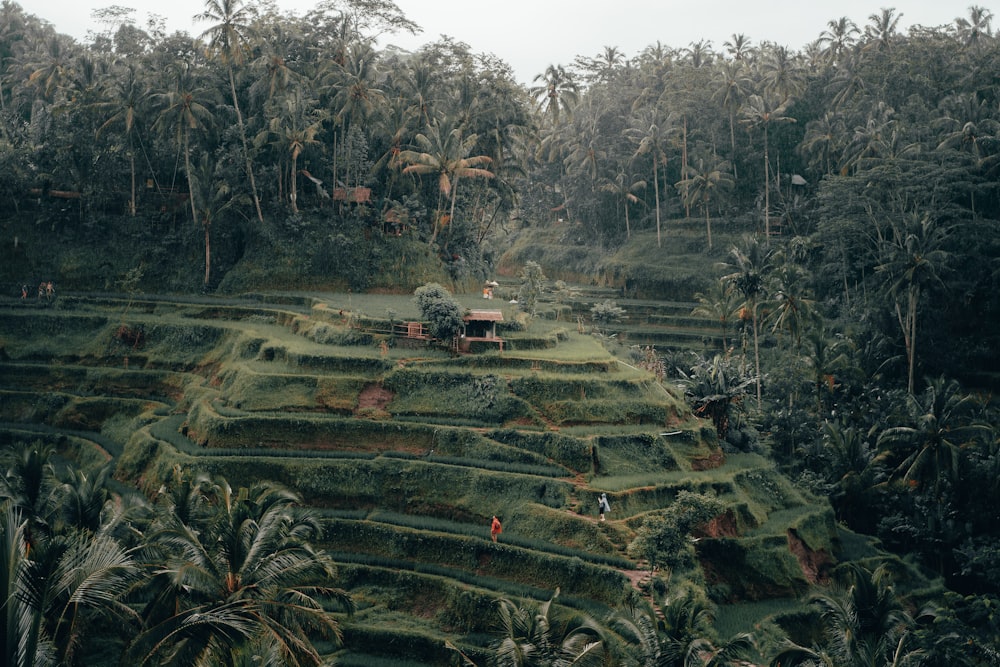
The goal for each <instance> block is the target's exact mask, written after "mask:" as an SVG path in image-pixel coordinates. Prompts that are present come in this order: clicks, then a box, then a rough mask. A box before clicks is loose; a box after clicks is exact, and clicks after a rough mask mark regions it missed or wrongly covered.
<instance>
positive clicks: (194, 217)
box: [184, 129, 198, 225]
mask: <svg viewBox="0 0 1000 667" xmlns="http://www.w3.org/2000/svg"><path fill="white" fill-rule="evenodd" d="M189 146H190V142H189V141H188V131H187V129H185V130H184V174H185V176H187V182H188V201H190V202H191V222H193V223H195V224H196V225H197V224H198V209H197V207H196V206H195V204H194V187H193V186H192V184H191V150H190V147H189Z"/></svg>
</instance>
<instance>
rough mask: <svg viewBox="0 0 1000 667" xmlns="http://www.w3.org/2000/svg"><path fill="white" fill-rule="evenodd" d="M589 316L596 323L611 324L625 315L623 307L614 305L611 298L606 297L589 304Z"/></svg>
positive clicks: (619, 320)
mask: <svg viewBox="0 0 1000 667" xmlns="http://www.w3.org/2000/svg"><path fill="white" fill-rule="evenodd" d="M590 317H591V319H592V320H594V322H595V323H596V324H600V325H606V324H613V323H615V322H621V321H622V318H623V317H625V309H624V308H621V307H619V306H618V305H616V304H615V302H614V301H612V300H611V299H608V300H606V301H602V302H601V303H595V304H594V305H593V306H591V308H590Z"/></svg>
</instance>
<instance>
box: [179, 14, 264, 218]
mask: <svg viewBox="0 0 1000 667" xmlns="http://www.w3.org/2000/svg"><path fill="white" fill-rule="evenodd" d="M252 18H253V10H252V9H251V7H249V6H247V5H245V4H243V0H205V11H204V12H202V13H201V14H198V15H197V16H195V19H196V20H198V21H210V22H212V23H214V25H212V26H211V27H210V28H208V29H206V30H205V31H204V32H202V33H201V37H202V39H204V38H208V47H209V49H210V50H211V51H212V52H214V53H216V54H217V55H218V56H219V58H220V59H221V60H222V62H223V63H224V64H225V66H226V72H227V73H228V75H229V94H230V96H231V99H232V101H233V110H234V111H236V123H237V125H238V126H239V128H240V142H241V143H242V144H243V159H244V161H245V166H246V174H247V179H249V181H250V193H251V195H252V196H253V203H254V207H255V208H256V210H257V220H258V221H260V223H261V224H264V214H263V212H262V211H261V209H260V198H259V197H258V196H257V182H256V181H255V180H254V173H253V158H252V156H251V155H250V147H249V146H248V144H247V132H246V127H245V126H244V124H243V112H242V111H240V100H239V96H238V95H237V94H236V74H235V69H234V68H235V66H238V65H242V64H243V63H244V62H246V53H247V51H248V50H249V47H250V43H251V41H252V37H251V35H250V20H251V19H252Z"/></svg>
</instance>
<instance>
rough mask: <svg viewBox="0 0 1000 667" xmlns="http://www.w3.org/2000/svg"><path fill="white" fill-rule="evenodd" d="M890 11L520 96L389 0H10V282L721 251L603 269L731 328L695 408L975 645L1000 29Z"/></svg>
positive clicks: (697, 365)
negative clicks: (301, 7) (676, 289)
mask: <svg viewBox="0 0 1000 667" xmlns="http://www.w3.org/2000/svg"><path fill="white" fill-rule="evenodd" d="M900 16H901V13H900V12H898V11H897V10H895V9H891V8H887V9H880V10H877V11H873V13H872V14H871V15H870V16H868V17H866V18H861V17H858V18H860V20H859V21H858V22H855V20H852V19H851V18H848V17H836V16H832V17H831V20H830V21H829V22H828V23H827V24H826V25H825V26H817V34H816V35H815V38H814V39H813V41H812V42H810V43H809V44H808V46H807V47H805V48H804V49H802V50H800V51H795V50H790V49H788V48H787V47H784V46H782V45H778V44H772V43H766V42H765V43H758V42H755V41H754V40H753V38H752V36H749V35H743V34H739V33H735V34H733V35H732V36H731V38H730V39H727V40H726V41H725V42H724V43H723V44H719V45H716V44H711V43H708V42H705V41H692V42H691V43H689V44H688V45H686V46H682V45H665V44H659V43H657V44H651V45H649V46H647V47H646V48H644V49H643V50H641V51H640V52H638V53H636V54H631V55H629V54H625V53H623V52H622V51H621V50H620V49H619V48H618V47H616V46H608V47H606V48H605V49H604V50H603V51H602V52H601V53H598V54H581V55H580V56H578V57H577V58H576V59H575V60H574V61H573V62H572V63H562V64H555V63H554V64H552V65H551V66H550V67H548V68H546V70H545V71H544V72H539V73H538V76H537V77H536V78H535V80H534V82H533V83H532V85H531V86H529V87H527V88H525V87H524V86H521V85H520V84H518V83H517V82H516V81H515V79H514V78H513V76H512V73H511V70H510V68H509V67H508V66H507V65H506V64H505V63H503V62H502V61H500V60H498V59H497V58H495V57H493V56H490V55H484V54H477V53H473V52H472V51H471V50H470V48H469V47H468V46H467V45H465V44H462V43H460V42H456V41H454V40H450V39H440V40H437V41H433V42H429V43H428V44H426V45H425V46H424V47H422V48H421V49H419V50H417V51H415V52H413V53H406V52H402V51H399V50H396V49H389V48H379V47H378V46H377V42H376V41H375V40H376V38H377V37H378V36H379V35H382V34H383V33H386V32H389V33H391V32H394V31H395V32H399V31H414V30H415V29H416V28H417V26H415V25H414V24H413V23H412V22H411V21H410V20H408V19H407V18H406V17H405V16H404V15H403V14H402V13H401V12H400V11H399V10H398V8H396V7H395V5H394V4H393V3H392V2H389V1H387V0H342V1H337V0H330V1H327V2H322V3H319V4H317V5H316V7H315V9H313V10H311V11H310V12H308V13H306V14H304V15H302V16H295V15H291V14H287V13H282V12H280V11H278V9H277V8H276V7H275V6H274V5H272V4H269V3H252V2H241V1H240V0H209V2H208V3H206V6H205V12H204V14H203V15H201V19H203V24H204V32H203V33H202V34H200V35H194V36H192V35H187V34H183V33H173V34H167V33H166V32H165V31H164V30H163V28H162V25H159V24H157V23H155V22H153V23H152V24H150V25H145V26H142V25H138V24H137V23H136V22H135V20H134V18H133V15H132V12H131V11H129V10H121V9H117V8H109V9H107V10H104V12H103V13H102V15H101V18H102V21H103V25H105V26H106V29H105V30H103V31H102V32H100V33H99V34H94V35H92V38H91V39H88V41H87V42H86V43H80V42H77V41H75V40H73V39H71V38H70V37H68V36H66V35H60V34H58V33H56V32H55V31H54V30H53V29H52V27H51V26H49V25H47V24H46V23H44V22H42V21H40V20H39V19H37V18H36V17H34V16H32V15H31V14H30V12H29V11H26V10H25V9H24V8H23V7H22V6H21V5H19V4H17V3H14V2H10V1H8V0H5V1H4V2H3V4H2V5H0V146H2V148H0V165H2V167H3V168H2V169H0V201H2V202H3V205H2V210H3V216H2V217H3V218H4V220H5V222H10V223H11V224H16V225H17V227H16V228H17V229H18V230H19V231H18V233H17V235H16V236H15V238H14V239H9V238H5V239H4V244H5V246H7V249H6V250H5V251H4V252H5V254H4V255H3V257H4V260H5V268H4V269H3V272H4V278H5V282H6V284H8V287H9V290H8V291H11V290H12V289H13V288H12V287H10V286H14V285H16V286H18V287H19V286H20V284H21V283H22V281H26V280H28V279H30V278H32V277H34V276H36V275H37V274H38V273H39V272H40V271H45V272H46V273H47V274H48V275H51V276H58V277H60V278H62V277H66V278H69V277H71V276H72V280H74V281H75V282H76V285H75V286H76V287H78V288H80V289H116V285H117V284H118V283H119V280H118V278H119V277H120V276H123V275H126V274H127V273H128V272H129V271H134V270H135V268H136V267H139V266H141V267H144V268H143V271H144V275H145V279H144V280H145V283H146V286H147V288H148V289H161V290H178V291H183V290H187V291H196V290H199V289H204V290H219V291H221V292H225V291H241V290H244V289H250V288H253V289H260V288H262V286H263V287H265V288H266V287H267V286H268V285H274V284H275V282H274V281H275V280H276V278H275V277H274V276H275V275H276V274H275V273H268V271H267V270H265V269H267V268H270V269H271V270H273V271H277V270H278V269H279V268H280V267H288V268H287V269H285V271H286V274H282V275H292V276H294V278H295V279H296V280H298V281H300V282H299V283H298V284H301V285H310V286H312V285H321V286H324V287H335V288H350V289H355V290H362V289H364V288H366V287H368V286H369V285H370V284H371V283H372V281H373V280H374V272H375V271H376V270H377V269H378V267H382V266H385V265H386V263H387V262H389V263H391V262H393V261H396V260H395V259H393V258H394V257H396V255H394V254H393V253H399V255H398V256H399V257H402V256H404V255H406V256H407V257H409V260H410V261H412V259H413V257H414V256H417V255H418V254H419V252H423V253H426V256H427V257H428V258H429V260H428V261H429V262H431V263H433V264H434V266H435V267H437V268H438V270H440V272H441V275H442V276H446V277H447V278H450V279H451V280H452V281H454V282H455V284H461V283H462V281H481V280H483V279H486V278H489V277H491V276H492V273H493V272H494V270H495V267H496V265H497V261H498V258H499V257H500V256H501V255H502V253H503V252H504V250H505V243H507V242H509V240H510V238H511V237H512V236H514V235H516V234H518V233H522V232H523V231H524V230H531V229H533V228H540V227H547V226H552V225H556V224H558V225H565V226H566V227H567V228H568V229H571V230H572V233H567V235H566V243H567V244H575V245H579V246H581V247H583V248H588V249H594V248H598V249H600V250H602V251H603V252H606V253H612V252H615V251H617V250H620V249H622V248H625V247H628V245H629V244H630V243H634V242H636V241H635V239H636V238H637V237H638V238H642V239H644V241H642V242H643V243H647V244H649V245H650V246H652V245H653V244H655V245H656V247H657V248H663V247H670V246H671V244H674V243H678V242H679V241H678V240H677V236H676V235H674V234H673V233H672V231H673V230H676V229H678V228H680V227H681V226H683V227H684V228H685V229H688V228H696V229H697V230H698V234H699V237H698V241H697V243H696V245H695V246H692V247H689V248H687V250H688V251H689V252H691V253H693V254H700V255H703V256H705V257H707V258H708V259H709V260H710V261H711V262H713V263H714V264H716V265H717V267H718V273H717V274H716V275H711V276H704V283H703V284H702V285H700V286H699V288H700V290H701V291H699V292H698V293H697V295H696V294H694V293H687V294H670V295H667V294H658V293H656V294H654V293H650V291H649V289H648V288H644V287H643V283H642V281H641V280H639V279H638V278H636V276H638V275H639V274H640V273H641V271H640V267H635V275H633V276H626V277H625V278H624V279H623V280H622V283H623V285H622V287H623V288H624V287H625V283H628V284H629V285H631V286H632V293H631V294H630V295H631V296H642V297H644V298H665V299H669V298H676V299H682V300H683V299H686V300H690V301H694V300H697V301H698V302H699V309H700V311H701V312H702V313H714V314H715V315H714V316H717V319H718V320H719V322H720V324H721V326H723V327H725V330H726V335H727V336H728V337H729V341H730V347H729V348H728V349H727V350H720V351H719V355H718V356H717V357H715V358H714V359H712V358H706V359H698V360H687V359H672V360H669V361H670V362H671V363H669V364H668V365H669V366H671V367H672V368H676V367H680V368H681V369H682V372H681V373H680V374H679V375H680V376H683V378H684V379H685V381H686V383H687V384H686V386H687V387H688V391H689V394H690V398H691V400H692V401H693V403H694V404H696V405H704V406H711V408H710V409H711V414H708V413H706V414H705V415H703V416H710V417H711V418H712V419H713V421H714V422H715V423H716V425H723V426H724V427H725V428H724V429H722V430H721V431H720V436H721V437H723V439H724V440H725V441H726V443H727V446H729V447H732V448H734V449H738V450H754V451H758V450H760V449H762V448H763V447H764V446H765V444H766V447H767V453H768V454H770V455H772V456H773V457H774V458H775V459H776V460H777V461H778V462H779V463H781V465H782V466H783V468H784V469H785V470H786V471H787V473H788V474H789V475H790V476H792V477H793V478H794V479H796V480H797V481H798V482H800V483H801V484H802V485H804V486H806V487H807V488H809V489H810V490H812V491H814V492H816V493H817V494H821V495H825V496H828V497H829V498H830V499H831V502H832V503H833V505H834V508H835V509H836V511H837V514H838V519H839V520H840V521H842V522H843V523H844V525H846V526H849V527H850V528H852V529H853V530H856V531H858V532H863V533H866V534H869V535H875V536H877V537H879V538H880V539H881V540H882V542H883V544H884V546H885V547H886V548H888V549H890V550H892V551H894V552H896V553H899V554H906V555H907V556H909V557H912V558H913V559H914V560H915V561H917V562H918V563H919V564H920V565H921V566H922V567H926V568H928V569H929V570H930V571H932V572H933V573H935V574H936V575H938V576H939V577H941V578H942V580H943V581H944V582H945V583H946V585H947V586H948V587H949V588H950V589H951V590H952V591H957V593H948V595H949V596H956V597H955V599H953V600H952V601H953V602H954V601H955V600H956V599H959V596H970V597H967V598H962V602H961V604H956V606H954V607H953V608H954V609H958V610H959V612H956V613H960V614H961V613H966V612H967V613H966V615H965V616H964V617H962V618H955V617H948V618H947V619H946V620H947V622H948V623H950V624H952V626H951V627H953V629H954V628H957V627H961V628H962V631H961V632H959V631H957V630H956V633H957V634H958V635H961V634H962V632H966V631H967V632H969V633H971V635H975V636H976V637H977V641H980V640H981V643H982V644H984V645H986V646H987V648H986V649H983V651H982V654H983V655H987V656H988V655H992V656H994V657H995V655H996V653H995V644H994V649H993V651H994V652H993V653H992V654H991V653H990V651H989V650H988V649H989V644H990V642H991V641H992V642H995V640H996V637H997V634H996V633H997V627H996V624H995V622H987V621H983V620H982V614H981V612H982V608H981V603H980V602H976V601H970V599H971V596H972V595H973V594H974V593H975V594H982V595H986V596H996V595H997V594H998V593H1000V552H998V551H997V548H996V546H995V545H996V539H997V537H998V536H1000V516H998V515H997V512H996V507H997V502H996V501H997V498H998V493H1000V489H998V487H997V475H996V471H997V469H998V465H1000V450H998V448H997V442H998V441H997V438H996V434H995V431H994V429H993V425H994V424H995V423H996V417H997V414H996V407H995V405H992V403H991V401H990V400H989V399H990V397H991V393H990V392H992V391H993V390H994V389H996V387H997V373H998V372H1000V360H998V359H1000V358H998V355H997V354H996V349H997V344H998V343H1000V338H998V336H997V334H996V332H995V330H994V329H995V327H993V323H994V322H996V321H997V320H998V315H1000V298H998V294H1000V292H998V290H997V287H998V279H1000V270H998V264H997V258H998V256H1000V233H998V230H1000V181H998V176H1000V87H998V84H997V80H996V72H997V71H1000V41H998V38H997V35H996V32H995V31H994V29H993V27H992V19H993V16H992V14H991V12H989V11H988V10H987V9H985V8H982V7H978V6H972V7H969V8H968V9H967V10H966V11H965V12H964V14H963V15H962V16H959V17H956V19H955V21H954V23H952V24H950V25H946V26H940V27H919V26H917V27H913V28H911V29H910V30H909V31H908V32H906V33H903V32H901V31H899V30H898V29H897V24H898V21H899V18H900ZM721 20H724V18H723V19H721ZM427 27H428V28H432V26H427ZM804 37H806V38H807V36H804ZM25 230H27V231H25ZM25 234H27V236H25ZM720 238H722V239H725V240H724V241H720ZM393 239H403V240H404V241H406V242H408V243H409V244H410V245H408V246H407V247H406V249H404V250H400V249H399V248H398V247H397V246H394V245H392V240H393ZM732 239H736V242H735V243H733V242H730V241H731V240H732ZM684 242H685V243H688V241H687V240H685V241H684ZM25 244H27V247H28V248H29V249H32V248H38V247H44V248H46V249H47V257H48V259H47V260H46V261H47V262H48V263H43V264H42V265H39V264H38V263H37V261H36V260H34V259H32V257H37V256H38V255H39V254H41V255H46V253H39V252H37V251H34V250H32V252H34V253H35V254H34V255H32V256H31V257H29V256H28V255H27V254H25V253H26V251H25V250H24V246H25ZM69 249H73V250H72V251H70V250H69ZM402 261H403V260H402V259H400V260H399V263H400V265H402ZM81 267H83V268H81ZM248 267H249V268H248ZM275 267H277V268H275ZM540 268H543V269H544V270H545V272H546V273H547V274H548V275H549V277H551V278H558V277H560V276H558V274H557V273H556V271H557V270H558V268H559V267H549V266H542V267H540ZM102 280H103V283H102V282H101V281H102ZM282 280H284V279H282ZM280 284H281V286H287V285H288V284H289V283H287V282H280ZM29 285H30V283H29ZM442 289H444V288H442ZM409 291H412V286H411V288H410V289H409ZM624 291H628V290H624ZM612 305H614V304H612ZM674 375H675V376H677V375H678V374H676V373H674ZM762 443H763V444H762ZM25 520H26V519H24V518H23V517H21V516H20V515H18V516H14V515H13V514H11V515H10V516H8V517H7V518H6V519H5V521H6V523H7V525H9V526H15V525H16V527H18V530H20V529H21V526H22V525H23V523H24V521H25ZM115 553H116V555H118V556H119V557H122V558H124V554H123V553H119V551H116V552H115ZM129 567H131V565H130V564H129V563H128V562H126V561H124V560H123V565H122V568H123V570H122V571H123V572H125V573H126V574H128V573H129V572H128V568H129ZM858 576H859V577H862V578H863V577H865V576H867V577H868V582H867V583H868V584H869V585H870V586H872V587H873V589H878V590H879V591H881V590H882V589H881V588H879V586H881V585H882V584H883V583H884V582H883V580H882V579H881V576H882V573H879V576H878V577H875V578H874V579H873V576H874V575H872V573H870V572H868V573H859V574H858ZM990 599H994V600H995V598H993V597H990ZM819 602H820V604H829V603H824V602H823V601H822V600H820V601H819ZM963 610H964V611H963ZM911 620H912V619H908V620H907V624H908V625H907V627H908V628H909V627H910V625H909V624H910V621H911ZM943 622H944V621H943ZM977 623H979V624H980V625H978V626H976V627H975V629H974V630H968V628H969V627H972V626H973V625H975V624H977ZM991 623H992V625H991ZM918 625H919V624H918ZM331 631H332V629H331ZM914 632H917V633H918V634H917V635H913V636H914V637H917V638H918V639H919V631H918V630H914ZM991 633H992V634H991ZM896 638H897V637H896V636H895V635H893V637H892V639H896ZM991 638H992V639H991ZM923 641H924V646H927V647H929V646H932V645H933V642H932V641H931V640H930V639H929V638H928V637H924V638H923ZM826 644H829V645H831V646H832V645H835V644H836V638H828V641H827V642H826ZM977 646H979V645H978V644H977ZM799 648H801V647H799ZM809 650H813V649H812V648H809ZM818 650H819V649H816V651H818ZM831 650H832V649H831ZM928 650H930V649H928ZM933 650H934V651H938V652H940V654H941V655H945V654H947V655H948V656H949V657H948V659H949V660H955V659H957V658H956V657H955V656H954V655H952V652H951V650H950V649H948V648H947V647H944V646H939V645H934V648H933ZM816 651H814V652H816ZM977 655H978V654H977ZM966 657H967V658H968V656H966ZM814 659H819V658H814ZM977 659H979V658H969V662H966V663H958V662H953V663H951V664H989V663H988V662H987V660H988V657H984V658H982V661H980V662H976V661H975V660H977ZM782 664H785V663H782ZM798 664H804V663H798ZM838 664H840V663H838ZM843 664H861V663H860V662H858V663H854V662H851V663H846V662H845V663H843ZM880 664H881V663H880ZM940 664H943V663H940Z"/></svg>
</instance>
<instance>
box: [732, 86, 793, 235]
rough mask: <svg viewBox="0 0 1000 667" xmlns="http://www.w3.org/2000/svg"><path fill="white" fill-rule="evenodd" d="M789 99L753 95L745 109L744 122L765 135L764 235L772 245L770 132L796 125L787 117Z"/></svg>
mask: <svg viewBox="0 0 1000 667" xmlns="http://www.w3.org/2000/svg"><path fill="white" fill-rule="evenodd" d="M789 101H790V100H788V99H786V100H784V101H783V102H780V103H778V102H777V101H776V100H775V99H773V98H771V97H765V96H761V95H751V96H750V98H749V99H748V100H747V103H746V106H744V107H743V122H744V123H746V124H747V125H748V126H750V127H755V128H760V129H761V130H762V131H763V133H764V235H765V238H766V239H767V243H768V244H770V237H771V176H770V173H771V161H770V156H769V154H768V149H769V145H768V130H769V128H770V127H771V126H772V125H776V124H779V123H794V122H795V119H794V118H792V117H791V116H786V115H785V112H786V111H787V110H788V105H789Z"/></svg>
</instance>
